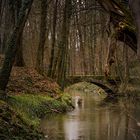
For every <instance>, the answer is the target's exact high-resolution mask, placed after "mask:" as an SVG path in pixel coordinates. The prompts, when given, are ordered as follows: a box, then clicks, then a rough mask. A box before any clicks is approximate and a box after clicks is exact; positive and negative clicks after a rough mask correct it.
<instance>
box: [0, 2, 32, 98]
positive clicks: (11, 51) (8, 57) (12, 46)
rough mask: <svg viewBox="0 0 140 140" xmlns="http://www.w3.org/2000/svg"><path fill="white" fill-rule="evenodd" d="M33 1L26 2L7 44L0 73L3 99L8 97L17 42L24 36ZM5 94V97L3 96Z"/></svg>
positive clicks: (0, 88)
mask: <svg viewBox="0 0 140 140" xmlns="http://www.w3.org/2000/svg"><path fill="white" fill-rule="evenodd" d="M32 3H33V0H24V1H23V4H22V7H21V9H20V13H19V18H18V21H17V23H16V26H15V28H14V30H13V33H12V35H11V36H10V38H9V41H8V43H7V50H6V52H5V59H4V63H3V66H2V68H1V71H0V91H1V97H4V96H6V93H4V91H5V89H6V86H7V84H8V81H9V77H10V73H11V70H12V66H13V63H14V60H15V56H16V52H17V49H18V48H17V41H18V39H19V37H20V36H21V35H22V32H23V29H24V25H25V22H26V20H27V18H28V15H29V11H30V9H31V6H32ZM2 93H3V95H2Z"/></svg>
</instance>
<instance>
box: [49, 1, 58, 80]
mask: <svg viewBox="0 0 140 140" xmlns="http://www.w3.org/2000/svg"><path fill="white" fill-rule="evenodd" d="M57 4H58V0H56V1H55V6H54V12H53V31H52V45H51V46H52V48H51V57H50V65H49V70H48V76H49V77H52V78H53V77H54V73H53V64H54V57H55V56H54V54H55V41H56V39H55V35H56V21H57Z"/></svg>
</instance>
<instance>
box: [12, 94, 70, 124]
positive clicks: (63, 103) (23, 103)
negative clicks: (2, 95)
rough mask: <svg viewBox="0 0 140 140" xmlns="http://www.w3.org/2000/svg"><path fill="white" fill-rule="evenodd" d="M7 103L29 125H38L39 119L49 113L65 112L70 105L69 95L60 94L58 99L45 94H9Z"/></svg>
mask: <svg viewBox="0 0 140 140" xmlns="http://www.w3.org/2000/svg"><path fill="white" fill-rule="evenodd" d="M9 104H10V105H12V107H13V108H14V109H15V110H16V111H17V112H18V113H19V114H20V116H21V117H22V118H23V119H24V121H25V122H27V123H28V124H30V125H33V126H38V124H39V122H40V119H41V118H43V117H44V116H46V115H48V114H50V113H62V112H66V111H67V110H68V109H69V108H70V106H71V97H70V96H69V95H67V94H62V96H61V97H59V98H58V99H54V98H51V97H49V96H46V95H32V94H25V95H18V96H10V98H9Z"/></svg>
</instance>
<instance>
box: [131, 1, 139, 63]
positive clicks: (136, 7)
mask: <svg viewBox="0 0 140 140" xmlns="http://www.w3.org/2000/svg"><path fill="white" fill-rule="evenodd" d="M129 4H130V7H131V10H132V14H133V17H134V20H135V23H136V28H137V56H138V59H139V60H140V1H139V0H129Z"/></svg>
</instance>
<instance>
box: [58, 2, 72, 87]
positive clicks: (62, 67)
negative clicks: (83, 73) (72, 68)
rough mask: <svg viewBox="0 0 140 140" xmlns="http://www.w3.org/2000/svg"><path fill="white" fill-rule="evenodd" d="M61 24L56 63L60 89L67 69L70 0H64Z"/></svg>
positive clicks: (63, 83)
mask: <svg viewBox="0 0 140 140" xmlns="http://www.w3.org/2000/svg"><path fill="white" fill-rule="evenodd" d="M63 14H64V15H63V26H62V37H61V40H60V44H59V45H60V48H59V49H60V59H59V63H58V78H57V82H58V83H59V85H60V86H61V88H62V90H63V89H64V86H65V78H66V70H67V54H68V35H69V27H70V17H71V0H65V7H64V11H63Z"/></svg>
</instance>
